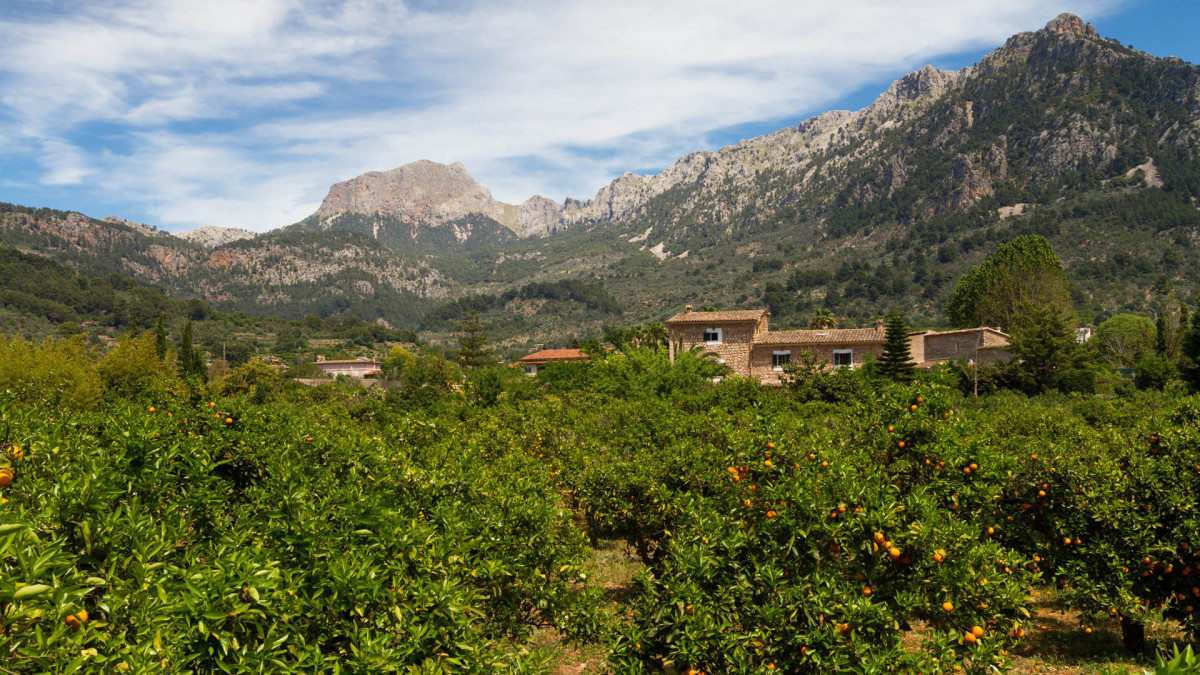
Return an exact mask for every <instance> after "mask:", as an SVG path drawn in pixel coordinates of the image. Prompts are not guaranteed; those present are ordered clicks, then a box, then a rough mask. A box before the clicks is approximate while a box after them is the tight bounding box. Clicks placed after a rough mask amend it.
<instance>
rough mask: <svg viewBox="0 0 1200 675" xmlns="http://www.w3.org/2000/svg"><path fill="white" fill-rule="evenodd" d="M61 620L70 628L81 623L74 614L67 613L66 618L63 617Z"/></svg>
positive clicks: (77, 626) (76, 626)
mask: <svg viewBox="0 0 1200 675" xmlns="http://www.w3.org/2000/svg"><path fill="white" fill-rule="evenodd" d="M63 622H64V623H66V624H67V625H68V626H70V627H71V628H79V626H80V625H82V624H81V623H80V621H79V617H77V616H75V615H74V614H68V615H67V618H65V619H63Z"/></svg>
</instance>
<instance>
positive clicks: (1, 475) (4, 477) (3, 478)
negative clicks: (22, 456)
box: [0, 469, 13, 488]
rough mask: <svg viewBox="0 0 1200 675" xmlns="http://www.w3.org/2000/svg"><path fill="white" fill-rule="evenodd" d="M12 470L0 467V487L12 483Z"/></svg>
mask: <svg viewBox="0 0 1200 675" xmlns="http://www.w3.org/2000/svg"><path fill="white" fill-rule="evenodd" d="M12 482H13V472H12V469H0V488H6V487H8V486H9V485H12Z"/></svg>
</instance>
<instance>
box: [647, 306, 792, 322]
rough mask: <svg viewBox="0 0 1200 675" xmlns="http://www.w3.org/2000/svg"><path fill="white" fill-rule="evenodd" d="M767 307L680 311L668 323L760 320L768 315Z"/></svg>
mask: <svg viewBox="0 0 1200 675" xmlns="http://www.w3.org/2000/svg"><path fill="white" fill-rule="evenodd" d="M767 314H768V312H767V310H765V309H737V310H731V311H728V312H680V313H679V314H676V315H675V316H673V317H671V318H669V319H667V323H724V322H728V321H758V320H759V319H761V318H763V316H765V315H767Z"/></svg>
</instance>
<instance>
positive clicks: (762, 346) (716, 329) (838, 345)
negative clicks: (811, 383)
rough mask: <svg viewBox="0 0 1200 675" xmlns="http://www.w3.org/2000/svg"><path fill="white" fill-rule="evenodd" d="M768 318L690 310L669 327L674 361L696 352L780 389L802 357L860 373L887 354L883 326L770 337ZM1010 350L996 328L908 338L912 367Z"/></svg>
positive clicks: (761, 313)
mask: <svg viewBox="0 0 1200 675" xmlns="http://www.w3.org/2000/svg"><path fill="white" fill-rule="evenodd" d="M770 315H771V314H770V312H768V311H767V310H765V309H755V310H734V311H728V312H695V311H692V308H691V306H690V305H689V306H688V307H687V309H686V310H685V311H684V312H683V313H681V314H676V315H675V316H673V317H671V318H669V319H667V321H666V324H667V328H668V329H669V330H670V332H671V342H670V350H671V351H670V355H671V360H672V361H674V360H675V354H676V353H678V352H680V351H690V350H692V349H697V348H698V349H700V350H701V351H704V352H711V353H713V354H715V355H716V359H717V360H718V361H719V362H720V363H723V364H725V365H727V366H729V368H730V371H731V372H732V373H733V374H735V375H740V376H742V377H756V378H758V379H759V380H761V381H762V382H763V383H765V384H778V383H779V381H780V379H779V376H780V375H781V374H782V373H783V366H784V364H786V363H788V362H790V361H791V360H792V359H793V358H797V357H798V356H799V354H800V352H802V351H808V352H813V353H815V354H816V356H817V359H818V360H819V361H823V362H825V363H828V364H830V365H832V366H834V367H835V368H858V367H859V366H861V365H863V363H865V362H866V358H867V356H868V355H871V356H872V357H875V358H878V357H879V356H881V355H882V354H883V344H884V342H885V341H886V331H885V330H884V328H883V321H878V322H877V323H876V325H875V327H874V328H829V329H817V330H783V331H771V330H768V327H767V319H768V317H770ZM1007 347H1008V336H1007V335H1005V334H1004V333H1002V332H1000V331H999V330H997V329H995V328H971V329H967V330H958V331H944V332H936V331H916V332H913V333H910V334H909V349H910V350H911V352H912V357H913V361H914V362H915V363H917V364H918V365H920V366H922V367H929V366H931V365H933V363H936V362H939V361H951V360H954V359H957V358H967V359H978V360H979V361H980V362H982V363H989V362H992V361H1001V360H1007V359H1009V358H1011V357H1010V355H1009V353H1008V351H1007Z"/></svg>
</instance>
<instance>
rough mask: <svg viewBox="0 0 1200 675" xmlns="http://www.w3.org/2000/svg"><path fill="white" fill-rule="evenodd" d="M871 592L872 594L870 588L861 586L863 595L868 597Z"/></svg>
mask: <svg viewBox="0 0 1200 675" xmlns="http://www.w3.org/2000/svg"><path fill="white" fill-rule="evenodd" d="M871 592H872V591H871V587H870V586H863V595H870V594H871Z"/></svg>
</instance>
